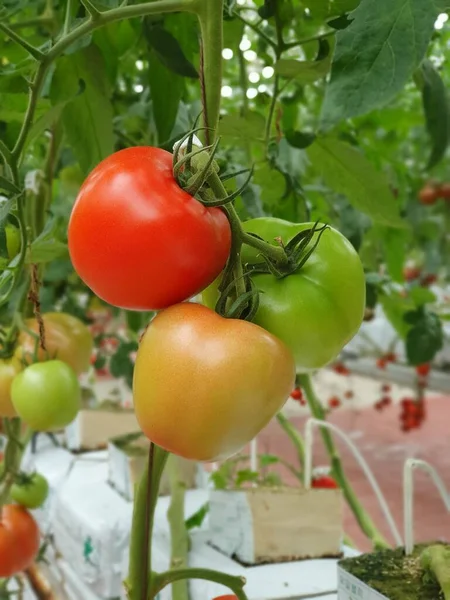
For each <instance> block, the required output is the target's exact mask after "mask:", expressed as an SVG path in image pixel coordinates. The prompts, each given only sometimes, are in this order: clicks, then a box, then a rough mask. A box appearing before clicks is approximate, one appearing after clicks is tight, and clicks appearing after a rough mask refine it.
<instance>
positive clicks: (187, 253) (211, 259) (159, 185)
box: [68, 147, 231, 310]
mask: <svg viewBox="0 0 450 600" xmlns="http://www.w3.org/2000/svg"><path fill="white" fill-rule="evenodd" d="M68 235H69V251H70V256H71V259H72V262H73V265H74V267H75V270H76V271H77V273H78V274H79V276H80V277H81V279H82V280H83V281H84V282H85V283H86V284H87V285H88V286H89V287H90V288H91V289H92V290H93V291H94V292H95V293H96V294H97V296H99V297H100V298H102V299H103V300H105V301H106V302H109V303H110V304H112V305H114V306H119V307H121V308H127V309H133V310H155V309H161V308H165V307H167V306H170V305H172V304H175V303H177V302H181V301H183V300H186V299H187V298H190V297H191V296H194V295H195V294H197V293H198V292H200V291H201V290H202V289H204V288H205V287H206V286H207V285H209V284H210V283H211V281H213V280H214V278H215V277H217V275H218V274H219V273H220V271H221V270H222V269H223V267H224V266H225V263H226V261H227V258H228V254H229V252H230V244H231V231H230V226H229V223H228V220H227V218H226V216H225V213H224V212H223V211H222V210H221V209H219V208H205V207H204V206H203V205H202V204H201V203H200V202H198V201H197V200H195V198H193V197H192V196H191V195H190V194H187V193H186V192H185V191H184V190H182V189H181V188H180V187H179V185H178V184H177V182H176V180H175V179H174V177H173V173H172V155H171V154H170V153H169V152H166V151H165V150H161V149H160V148H151V147H136V148H127V149H125V150H121V151H119V152H116V153H115V154H112V155H111V156H109V157H108V158H106V159H105V160H104V161H103V162H101V163H100V164H99V165H98V166H97V167H96V168H95V169H94V170H93V171H92V173H91V174H90V175H89V176H88V178H87V179H86V181H85V182H84V184H83V186H82V188H81V190H80V193H79V195H78V198H77V199H76V201H75V205H74V208H73V212H72V215H71V218H70V222H69V230H68Z"/></svg>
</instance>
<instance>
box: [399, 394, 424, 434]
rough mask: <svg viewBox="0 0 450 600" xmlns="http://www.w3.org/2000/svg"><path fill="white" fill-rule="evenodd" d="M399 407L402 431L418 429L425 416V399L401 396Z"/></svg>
mask: <svg viewBox="0 0 450 600" xmlns="http://www.w3.org/2000/svg"><path fill="white" fill-rule="evenodd" d="M401 407H402V411H401V413H400V423H401V429H402V431H404V432H405V433H406V432H408V431H411V430H412V429H418V428H419V427H420V426H421V425H422V423H423V422H424V420H425V417H426V411H425V399H424V398H419V399H418V400H415V399H414V398H403V400H402V401H401Z"/></svg>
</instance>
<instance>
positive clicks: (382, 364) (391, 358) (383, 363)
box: [376, 352, 397, 370]
mask: <svg viewBox="0 0 450 600" xmlns="http://www.w3.org/2000/svg"><path fill="white" fill-rule="evenodd" d="M395 362H397V355H396V354H395V352H387V353H386V354H384V355H383V356H380V357H379V358H378V359H377V363H376V364H377V368H378V369H381V370H383V369H385V368H386V367H387V365H388V364H389V363H395Z"/></svg>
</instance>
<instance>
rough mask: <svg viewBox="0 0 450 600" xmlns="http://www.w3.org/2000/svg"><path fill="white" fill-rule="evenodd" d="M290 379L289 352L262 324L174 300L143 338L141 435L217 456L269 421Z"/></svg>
mask: <svg viewBox="0 0 450 600" xmlns="http://www.w3.org/2000/svg"><path fill="white" fill-rule="evenodd" d="M294 382H295V365H294V359H293V356H292V354H291V352H290V351H289V349H288V348H287V347H286V346H285V345H284V343H283V342H281V341H280V340H279V339H278V338H276V337H275V336H273V335H272V334H270V333H268V332H267V331H266V330H265V329H262V328H261V327H259V326H258V325H254V324H253V323H249V322H246V321H242V320H238V319H225V318H223V317H221V316H219V315H218V314H217V313H215V312H214V311H212V310H210V309H209V308H206V307H205V306H201V305H199V304H193V303H184V304H176V305H174V306H171V307H170V308H167V309H166V310H164V311H162V312H160V313H159V314H158V315H157V316H156V317H155V319H154V320H153V321H152V322H151V324H150V325H149V327H148V328H147V330H146V331H145V333H144V335H143V337H142V339H141V343H140V346H139V350H138V352H137V357H136V364H135V369H134V380H133V396H134V410H135V412H136V417H137V420H138V422H139V425H140V427H141V429H142V431H143V432H144V434H145V435H146V436H147V437H148V438H149V439H150V440H151V441H152V442H154V443H155V444H157V445H158V446H161V447H162V448H164V449H165V450H168V451H169V452H173V453H174V454H177V455H179V456H183V457H184V458H188V459H192V460H197V461H214V460H222V459H225V458H228V457H229V456H231V455H233V454H235V453H236V452H237V451H238V450H240V449H241V448H242V447H243V446H245V444H247V443H248V442H250V440H252V439H253V438H254V437H255V436H256V435H257V434H258V433H259V431H260V430H261V429H262V428H263V427H264V426H265V425H267V423H268V422H269V421H270V419H271V418H272V417H273V416H274V415H275V414H276V413H277V412H278V411H279V410H280V409H281V407H282V406H283V404H284V403H285V402H286V400H287V399H288V397H289V394H290V392H291V391H292V389H293V388H294Z"/></svg>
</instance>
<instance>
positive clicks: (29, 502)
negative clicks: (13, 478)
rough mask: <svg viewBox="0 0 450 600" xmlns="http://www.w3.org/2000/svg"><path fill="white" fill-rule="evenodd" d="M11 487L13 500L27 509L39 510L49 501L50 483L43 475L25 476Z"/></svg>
mask: <svg viewBox="0 0 450 600" xmlns="http://www.w3.org/2000/svg"><path fill="white" fill-rule="evenodd" d="M20 477H22V476H19V481H17V482H16V483H14V484H13V486H12V487H11V498H12V499H13V500H14V502H16V503H17V504H20V505H21V506H24V507H25V508H39V506H42V505H43V504H44V502H45V501H46V500H47V496H48V481H47V480H46V478H45V477H44V476H43V475H40V474H39V473H33V474H32V475H25V476H23V477H22V481H20Z"/></svg>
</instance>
